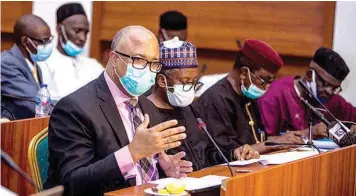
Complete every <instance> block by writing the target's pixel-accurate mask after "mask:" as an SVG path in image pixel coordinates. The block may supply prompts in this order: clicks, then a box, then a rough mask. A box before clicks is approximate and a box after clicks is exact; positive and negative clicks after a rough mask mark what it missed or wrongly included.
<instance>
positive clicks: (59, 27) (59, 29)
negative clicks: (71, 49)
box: [56, 23, 62, 37]
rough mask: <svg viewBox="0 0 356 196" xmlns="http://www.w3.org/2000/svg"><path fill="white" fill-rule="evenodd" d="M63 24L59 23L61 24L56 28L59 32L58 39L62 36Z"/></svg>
mask: <svg viewBox="0 0 356 196" xmlns="http://www.w3.org/2000/svg"><path fill="white" fill-rule="evenodd" d="M61 26H62V23H59V24H57V26H56V31H57V33H58V37H59V36H60V35H62V29H61V28H62V27H61Z"/></svg>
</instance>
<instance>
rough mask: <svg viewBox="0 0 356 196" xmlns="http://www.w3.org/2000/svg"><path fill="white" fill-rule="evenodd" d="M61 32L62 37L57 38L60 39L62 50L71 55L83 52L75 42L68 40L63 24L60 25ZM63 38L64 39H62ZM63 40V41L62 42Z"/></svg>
mask: <svg viewBox="0 0 356 196" xmlns="http://www.w3.org/2000/svg"><path fill="white" fill-rule="evenodd" d="M60 28H61V32H62V35H63V38H62V39H61V38H59V39H60V40H61V44H62V48H63V50H64V51H65V52H66V53H67V54H68V55H69V56H72V57H75V56H78V55H79V54H80V53H82V52H83V48H82V47H79V46H77V45H76V44H75V43H73V42H72V41H70V40H69V39H68V37H67V34H66V32H65V29H64V26H63V25H61V27H60ZM63 39H64V40H63ZM64 41H65V43H64Z"/></svg>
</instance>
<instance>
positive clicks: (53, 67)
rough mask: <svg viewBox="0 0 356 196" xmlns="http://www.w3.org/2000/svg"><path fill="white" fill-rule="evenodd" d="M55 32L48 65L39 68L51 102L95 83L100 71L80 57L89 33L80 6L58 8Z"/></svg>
mask: <svg viewBox="0 0 356 196" xmlns="http://www.w3.org/2000/svg"><path fill="white" fill-rule="evenodd" d="M56 30H57V33H58V43H57V48H56V49H55V50H54V51H53V55H52V56H51V57H50V58H49V59H48V61H46V62H45V63H41V64H40V67H41V69H42V71H43V80H44V82H45V83H46V84H48V90H49V92H50V93H51V99H52V100H54V101H58V100H59V99H61V98H62V97H64V96H66V95H68V94H69V93H72V92H73V91H75V90H77V89H78V88H80V87H82V86H84V85H85V84H87V83H88V82H90V81H92V80H93V79H96V78H97V77H98V76H99V75H100V73H102V71H103V70H104V69H103V67H102V66H101V64H100V63H99V62H98V61H96V60H95V59H93V58H89V57H85V56H83V55H81V53H82V52H83V47H84V45H85V43H86V41H87V35H88V32H89V30H90V24H89V21H88V18H87V16H86V13H85V11H84V8H83V6H82V5H81V4H79V3H68V4H64V5H62V6H61V7H59V8H58V10H57V27H56Z"/></svg>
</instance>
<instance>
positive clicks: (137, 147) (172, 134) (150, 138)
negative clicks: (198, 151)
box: [128, 114, 187, 163]
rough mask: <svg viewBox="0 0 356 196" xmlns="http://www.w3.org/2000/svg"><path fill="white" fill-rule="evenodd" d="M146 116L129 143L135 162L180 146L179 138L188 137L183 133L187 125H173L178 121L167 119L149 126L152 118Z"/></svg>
mask: <svg viewBox="0 0 356 196" xmlns="http://www.w3.org/2000/svg"><path fill="white" fill-rule="evenodd" d="M144 118H145V119H144V121H143V122H142V123H141V124H140V125H139V126H138V127H137V129H136V132H135V136H134V138H133V140H132V142H131V143H130V144H129V145H128V148H129V151H130V153H131V156H132V159H133V161H134V162H135V163H136V162H137V161H138V160H139V159H141V158H144V157H148V156H151V155H153V154H156V153H158V152H162V151H164V150H167V149H171V148H175V147H178V146H180V145H181V142H180V141H179V140H184V139H185V138H186V137H187V135H186V134H185V133H183V132H184V131H185V127H183V126H180V127H173V126H176V125H177V123H178V122H177V121H176V120H170V121H166V122H163V123H160V124H158V125H156V126H154V127H151V128H147V126H148V124H149V122H150V119H149V116H148V115H147V114H145V115H144ZM172 127H173V128H172Z"/></svg>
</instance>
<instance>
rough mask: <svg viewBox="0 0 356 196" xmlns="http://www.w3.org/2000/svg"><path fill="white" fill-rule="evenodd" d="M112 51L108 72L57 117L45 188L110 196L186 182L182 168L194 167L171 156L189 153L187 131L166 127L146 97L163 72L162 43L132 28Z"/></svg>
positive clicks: (66, 102) (71, 98) (63, 104)
mask: <svg viewBox="0 0 356 196" xmlns="http://www.w3.org/2000/svg"><path fill="white" fill-rule="evenodd" d="M111 50H112V51H111V53H110V60H109V62H108V64H107V65H106V71H105V72H104V73H103V74H101V75H100V76H99V78H97V79H96V80H94V81H92V82H90V83H89V84H87V85H85V86H84V87H83V88H80V89H79V90H77V91H75V92H74V93H72V94H70V95H68V96H66V97H64V98H63V99H61V100H60V101H59V102H58V103H57V105H56V106H55V108H54V110H53V113H52V115H51V119H50V122H49V129H48V144H49V163H50V164H49V168H48V179H47V181H46V182H45V185H44V187H45V188H50V187H53V186H56V185H59V184H61V185H64V187H65V195H102V194H103V193H104V192H107V191H112V190H114V189H119V188H125V187H128V186H135V185H140V184H143V183H148V182H149V181H153V180H156V179H158V178H159V177H160V176H171V177H180V176H182V175H181V174H182V173H181V172H183V173H184V171H183V170H180V169H181V168H183V169H189V167H191V163H189V162H188V161H184V160H180V158H182V157H183V156H184V152H180V153H177V154H176V155H169V156H167V155H166V154H165V153H164V151H165V150H168V149H170V148H175V147H178V146H179V145H181V142H180V140H183V139H185V138H186V134H185V133H183V132H184V131H185V128H184V127H182V126H180V127H175V126H176V125H177V121H176V120H171V121H166V122H163V123H161V122H162V120H161V116H160V114H159V113H158V111H157V109H156V108H155V107H154V105H153V104H152V103H151V102H150V101H149V100H148V99H147V98H146V97H144V96H141V95H142V94H143V93H144V92H145V91H147V90H148V89H149V88H150V87H151V86H152V85H153V84H154V82H155V77H156V73H157V72H159V71H160V69H161V68H162V64H161V63H160V62H159V50H158V41H157V38H156V37H155V35H154V34H153V33H152V32H151V31H149V30H148V29H146V28H144V27H141V26H128V27H125V28H123V29H121V30H120V31H119V32H118V33H117V34H116V35H115V37H114V39H113V41H112V45H111ZM157 153H159V155H158V156H157ZM180 166H181V167H180Z"/></svg>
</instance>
